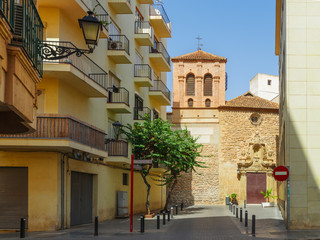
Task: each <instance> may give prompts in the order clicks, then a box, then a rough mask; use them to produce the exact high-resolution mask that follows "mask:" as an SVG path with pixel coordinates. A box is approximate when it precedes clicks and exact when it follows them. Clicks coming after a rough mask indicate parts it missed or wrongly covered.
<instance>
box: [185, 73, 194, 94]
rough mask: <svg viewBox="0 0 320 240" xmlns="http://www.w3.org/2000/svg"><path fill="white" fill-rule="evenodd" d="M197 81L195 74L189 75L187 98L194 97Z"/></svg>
mask: <svg viewBox="0 0 320 240" xmlns="http://www.w3.org/2000/svg"><path fill="white" fill-rule="evenodd" d="M194 82H195V79H194V75H193V74H188V75H187V81H186V95H187V96H194V89H195V87H194V85H195V83H194Z"/></svg>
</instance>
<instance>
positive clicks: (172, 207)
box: [170, 207, 173, 219]
mask: <svg viewBox="0 0 320 240" xmlns="http://www.w3.org/2000/svg"><path fill="white" fill-rule="evenodd" d="M170 213H171V219H173V207H171V212H170Z"/></svg>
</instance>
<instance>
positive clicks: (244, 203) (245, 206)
mask: <svg viewBox="0 0 320 240" xmlns="http://www.w3.org/2000/svg"><path fill="white" fill-rule="evenodd" d="M243 207H244V208H247V200H244V201H243Z"/></svg>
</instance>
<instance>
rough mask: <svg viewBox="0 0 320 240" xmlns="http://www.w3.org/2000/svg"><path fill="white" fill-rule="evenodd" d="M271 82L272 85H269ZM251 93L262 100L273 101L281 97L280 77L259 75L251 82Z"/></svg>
mask: <svg viewBox="0 0 320 240" xmlns="http://www.w3.org/2000/svg"><path fill="white" fill-rule="evenodd" d="M268 80H271V85H268ZM250 91H251V92H252V93H253V94H254V95H256V96H258V97H261V98H264V99H267V100H270V101H271V100H272V99H274V98H275V97H277V96H278V95H279V77H278V76H274V75H269V74H263V73H258V74H257V75H255V76H254V77H253V78H252V79H251V80H250Z"/></svg>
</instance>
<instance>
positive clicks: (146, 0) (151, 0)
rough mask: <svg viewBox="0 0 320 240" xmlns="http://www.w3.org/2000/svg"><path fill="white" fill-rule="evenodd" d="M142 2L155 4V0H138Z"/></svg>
mask: <svg viewBox="0 0 320 240" xmlns="http://www.w3.org/2000/svg"><path fill="white" fill-rule="evenodd" d="M137 2H138V3H140V4H153V3H154V0H137Z"/></svg>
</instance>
